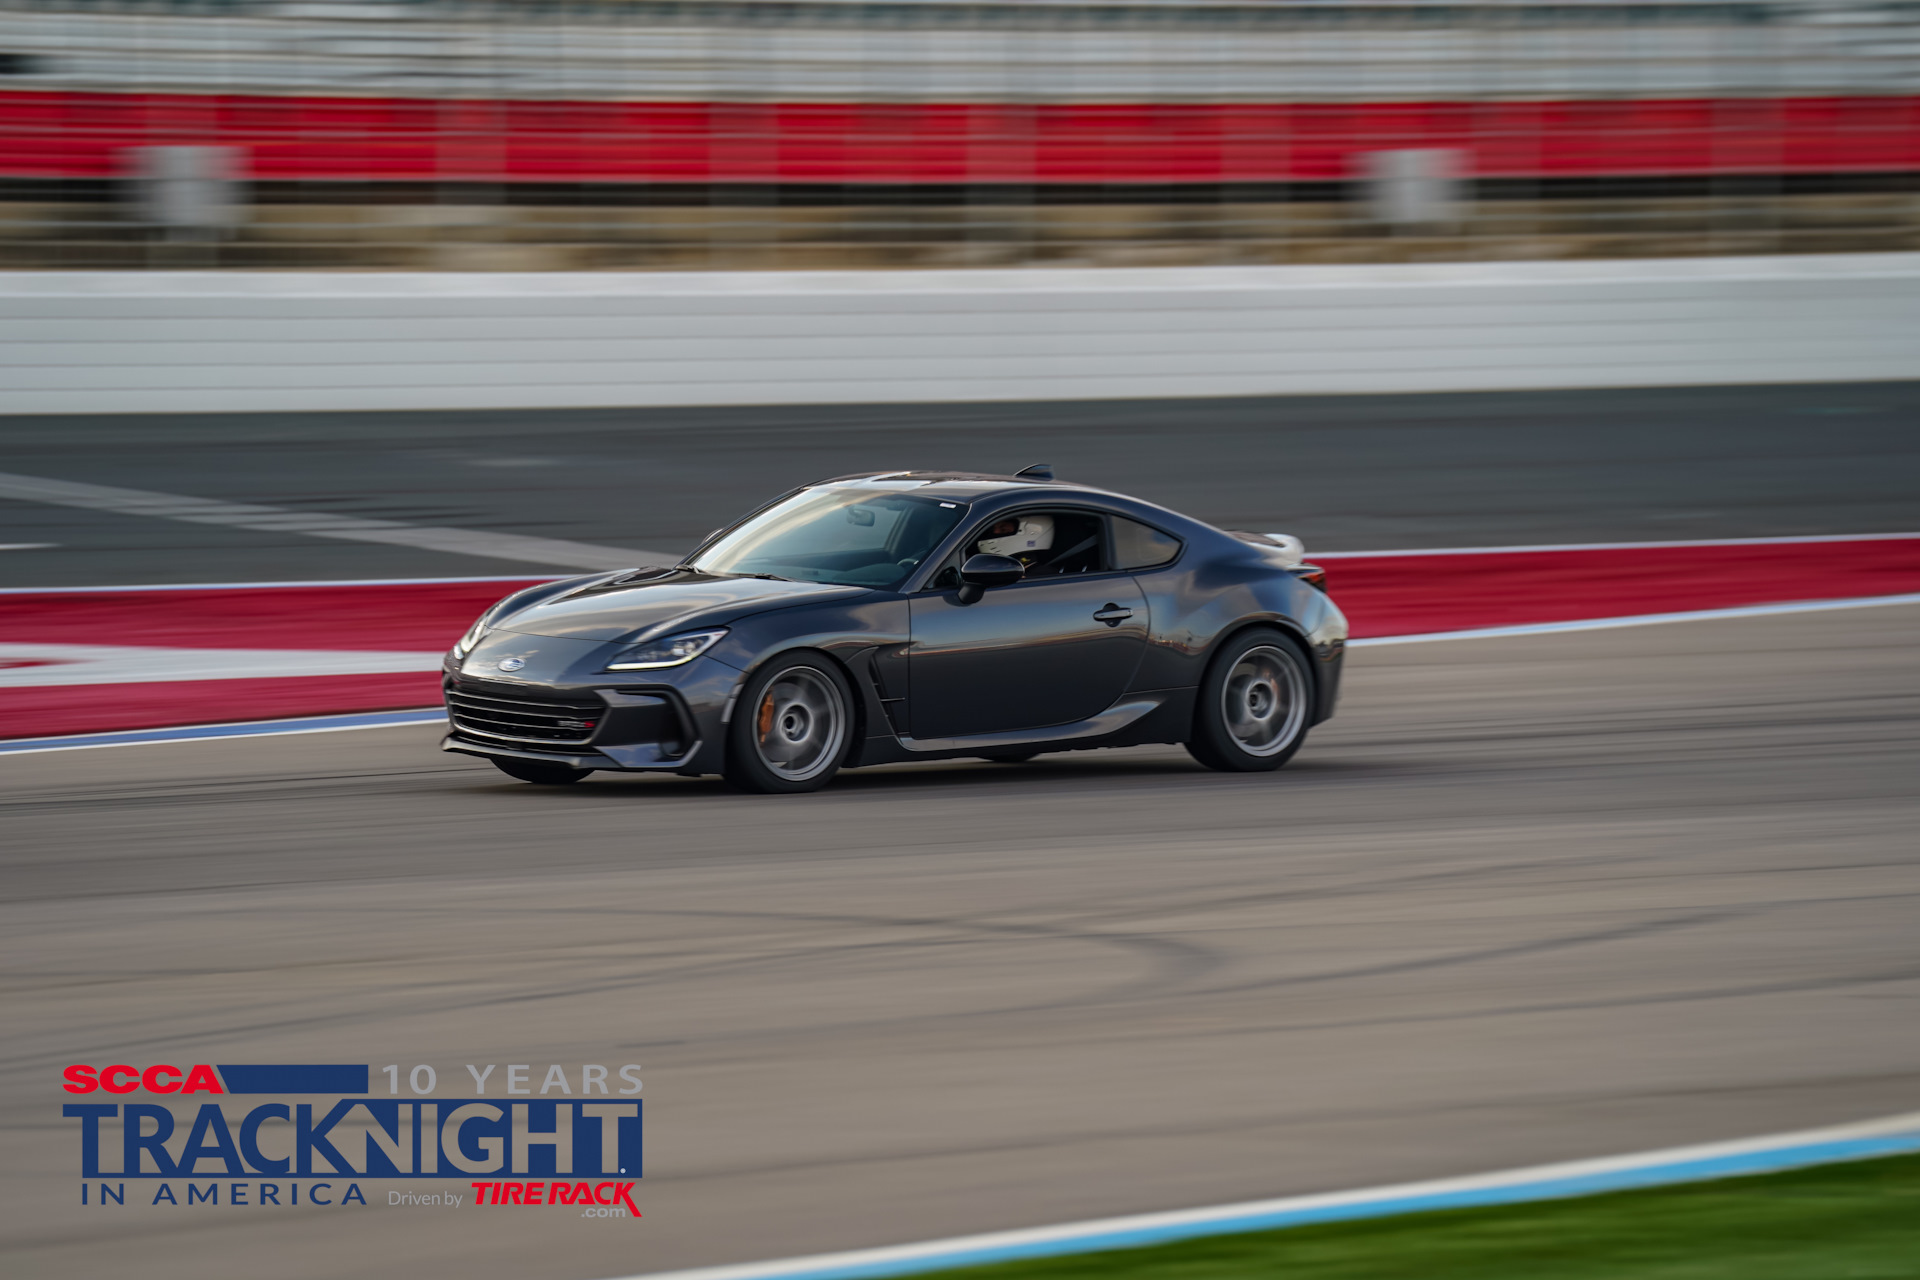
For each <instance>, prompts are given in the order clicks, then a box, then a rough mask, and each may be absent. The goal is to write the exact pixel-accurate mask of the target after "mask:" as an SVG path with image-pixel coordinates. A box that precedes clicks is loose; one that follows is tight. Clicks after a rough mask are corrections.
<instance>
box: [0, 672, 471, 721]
mask: <svg viewBox="0 0 1920 1280" xmlns="http://www.w3.org/2000/svg"><path fill="white" fill-rule="evenodd" d="M439 702H440V678H439V677H438V676H436V675H434V674H433V673H432V672H430V671H427V672H408V673H406V674H404V675H377V676H308V677H306V678H304V679H300V680H198V681H190V680H182V681H177V682H171V683H162V684H95V685H57V686H54V687H51V688H41V689H9V690H5V691H4V692H0V738H40V737H49V738H51V737H58V736H60V735H63V734H73V733H105V732H108V731H109V730H114V729H160V728H166V727H168V726H171V725H182V724H221V723H225V722H228V721H239V720H273V719H277V718H279V717H281V716H321V715H330V714H332V713H334V712H343V711H400V710H405V709H407V708H409V707H432V706H438V705H439Z"/></svg>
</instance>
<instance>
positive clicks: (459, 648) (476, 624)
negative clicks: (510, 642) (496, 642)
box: [453, 605, 500, 658]
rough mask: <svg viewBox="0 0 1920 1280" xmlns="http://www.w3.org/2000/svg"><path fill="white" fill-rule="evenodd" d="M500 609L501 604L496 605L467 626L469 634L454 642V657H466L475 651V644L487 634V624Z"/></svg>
mask: <svg viewBox="0 0 1920 1280" xmlns="http://www.w3.org/2000/svg"><path fill="white" fill-rule="evenodd" d="M499 610H500V606H499V605H495V606H493V608H491V609H489V610H487V611H486V612H485V613H483V614H481V615H480V616H479V617H478V618H475V619H474V620H473V625H472V626H470V627H468V628H467V634H465V635H463V636H461V637H460V638H459V639H458V640H455V641H454V642H453V656H454V657H456V658H464V657H466V656H467V655H468V654H469V653H472V652H473V646H475V645H477V644H479V643H480V637H481V636H484V635H486V634H487V624H488V623H489V622H492V621H493V615H494V614H495V613H497V612H499Z"/></svg>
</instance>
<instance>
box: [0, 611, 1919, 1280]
mask: <svg viewBox="0 0 1920 1280" xmlns="http://www.w3.org/2000/svg"><path fill="white" fill-rule="evenodd" d="M1916 636H1920V608H1915V607H1891V608H1879V609H1863V610H1855V611H1847V612H1835V613H1825V614H1811V615H1800V616H1789V617H1772V618H1761V619H1744V620H1738V621H1716V622H1695V623H1684V624H1675V625H1663V626H1655V627H1646V628H1638V629H1628V630H1619V631H1607V632H1586V633H1574V634H1561V635H1549V636H1534V637H1525V638H1515V639H1505V640H1498V641H1488V642H1466V643H1463V642H1447V643H1437V644H1416V645H1406V646H1397V647H1381V648H1370V649H1363V650H1359V651H1356V653H1355V655H1354V658H1353V664H1354V665H1353V670H1352V672H1351V676H1350V683H1349V690H1348V695H1347V698H1346V702H1345V705H1344V707H1343V709H1342V713H1341V716H1340V717H1339V718H1338V719H1337V720H1336V721H1334V722H1333V723H1332V724H1330V725H1328V726H1325V727H1323V728H1322V729H1321V730H1319V731H1317V732H1316V734H1315V736H1314V737H1313V739H1312V740H1311V741H1310V742H1309V744H1308V746H1307V748H1306V749H1305V751H1304V752H1303V753H1302V755H1301V756H1300V757H1299V758H1298V760H1297V761H1296V762H1295V763H1294V764H1293V765H1291V766H1289V767H1288V768H1287V769H1286V770H1283V771H1282V772H1280V773H1278V774H1275V775H1262V776H1251V777H1244V776H1222V775H1215V774H1209V773H1206V772H1204V771H1201V770H1199V769H1198V768H1197V767H1195V766H1193V765H1191V764H1190V763H1189V762H1188V761H1187V760H1186V759H1185V757H1184V756H1183V755H1182V754H1180V753H1178V752H1177V751H1174V750H1166V749H1138V750H1132V751H1126V752H1115V753H1090V754H1087V755H1070V756H1064V757H1058V758H1054V759H1051V760H1042V761H1040V762H1036V763H1035V764H1032V765H1028V766H1020V767H1008V766H996V765H988V764H984V763H981V764H975V763H952V764H942V765H932V766H900V767H889V768H883V769H876V770H866V771H860V772H857V773H854V774H851V775H848V776H846V777H845V778H843V779H842V780H841V781H839V782H838V783H836V784H835V785H834V786H833V787H832V788H830V789H829V790H827V791H825V792H823V793H821V794H818V795H815V796H809V797H798V798H784V797H783V798H775V797H740V796H734V795H731V794H728V793H726V792H725V791H723V790H722V789H721V788H720V787H719V785H718V784H717V783H715V782H713V781H710V780H699V781H696V780H686V779H675V778H638V779H623V778H607V779H600V778H596V779H594V780H590V781H589V782H587V783H585V784H582V785H581V786H579V787H577V788H574V789H572V790H545V789H540V788H534V787H529V786H525V785H522V784H518V783H512V782H509V781H507V780H505V779H503V778H501V777H500V776H499V775H497V774H496V773H494V772H493V771H492V770H491V769H490V768H489V767H488V766H486V765H485V764H482V763H480V762H478V761H471V760H464V759H455V758H450V757H444V756H440V755H437V754H436V753H434V751H433V750H432V737H433V735H432V734H431V733H430V732H428V731H424V730H418V729H407V730H377V731H366V732H358V733H342V734H330V735H316V736H310V737H291V738H280V739H273V740H266V741H260V742H214V743H195V744H182V745H172V746H165V747H138V748H116V749H108V750H97V751H78V752H70V753H55V754H45V755H36V756H28V757H22V758H17V759H14V760H10V761H8V762H7V766H6V769H5V771H4V773H0V806H4V813H3V814H0V822H4V829H5V830H6V831H7V833H8V838H7V840H6V841H5V842H4V851H3V852H0V879H3V882H4V883H5V884H6V886H7V895H6V901H5V903H4V905H0V952H4V956H5V969H4V971H5V973H6V975H7V976H6V981H7V997H6V1004H7V1008H8V1011H9V1012H8V1017H7V1036H6V1038H5V1044H4V1049H0V1053H3V1054H4V1059H3V1060H0V1128H3V1129H4V1131H5V1146H6V1149H7V1151H8V1152H9V1159H8V1160H7V1162H6V1163H5V1166H4V1171H0V1206H4V1210H3V1212H4V1219H3V1223H0V1249H4V1252H5V1256H6V1257H7V1259H8V1266H7V1269H8V1272H9V1274H11V1275H31V1276H105V1275H139V1276H142V1277H151V1278H160V1277H175V1276H179V1277H185V1276H207V1275H243V1274H274V1275H276V1276H289V1277H308V1276H312V1277H319V1276H338V1275H343V1274H352V1275H357V1276H368V1277H396V1278H397V1277H403V1276H404V1277H417V1276H419V1275H422V1274H439V1275H450V1274H463V1275H472V1276H477V1277H489V1278H491V1277H500V1278H502V1280H505V1278H507V1277H515V1278H520V1277H529V1276H543V1277H545V1276H557V1277H579V1278H581V1280H586V1278H589V1277H595V1276H616V1275H624V1274H629V1273H633V1272H638V1271H646V1270H654V1269H660V1268H667V1267H678V1266H687V1265H693V1264H700V1263H717V1262H726V1261H745V1260H751V1259H758V1258H767V1257H776V1256H781V1255H789V1254H794V1253H800V1252H812V1251H817V1250H828V1249H839V1248H849V1247H856V1246H863V1245H876V1244H885V1243H893V1242H903V1241H912V1240H917V1239H926V1238H930V1237H938V1236H945V1235H953V1234H960V1233H966V1232H974V1231H982V1230H990V1229H997V1228H1006V1227H1017V1226H1026V1225H1038V1224H1045V1223H1050V1222H1058V1221H1064V1220H1073V1219H1083V1218H1089V1217H1095V1216H1101V1215H1108V1214H1116V1213H1126V1212H1134V1211H1145V1210H1154V1209H1167V1208H1180V1207H1186V1206H1194V1205H1204V1204H1209V1203H1219V1202H1223V1201H1232V1200H1240V1199H1247V1198H1252V1197H1258V1196H1274V1195H1283V1194H1288V1193H1292V1192H1308V1191H1320V1190H1332V1189H1338V1188H1342V1187H1349V1186H1361V1185H1368V1184H1375V1183H1381V1182H1388V1181H1397V1180H1402V1179H1409V1178H1419V1177H1428V1176H1442V1175H1448V1174H1457V1173H1465V1172H1472V1171H1478V1170H1484V1169H1493V1168H1500V1167H1508V1166H1515V1165H1522V1164H1529V1163H1536V1162H1541V1161H1546V1160H1553V1159H1562V1158H1573V1157H1581V1156H1593V1155H1602V1154H1609V1153H1615V1152H1625V1151H1633V1150H1639V1149H1646V1148H1653V1147H1663V1146H1670V1145H1674V1144H1677V1143H1686V1142H1695V1141H1707V1140H1714V1139H1721V1138H1731V1137H1738V1136H1745V1135H1748V1134H1755V1133H1767V1132H1777V1131H1781V1130H1786V1129H1793V1128H1798V1127H1802V1126H1809V1125H1818V1124H1825V1123H1833V1122H1839V1121H1846V1120H1853V1119H1859V1118H1864V1117H1870V1116H1874V1115H1880V1114H1886V1113H1891V1112H1897V1111H1902V1110H1909V1109H1911V1108H1912V1107H1913V1106H1914V1103H1915V1099H1916V1098H1917V1097H1920V1018H1916V1017H1915V1013H1916V1011H1917V1006H1920V953H1916V949H1915V945H1914V936H1915V935H1914V928H1913V923H1914V920H1915V912H1916V906H1920V847H1916V841H1915V838H1914V834H1913V833H1914V831H1915V830H1916V829H1920V794H1917V792H1920V788H1916V785H1915V779H1916V778H1920V646H1916V645H1915V643H1914V641H1915V639H1916ZM242 1051H244V1052H245V1053H246V1054H247V1055H248V1057H247V1058H245V1059H243V1060H251V1061H364V1062H370V1063H374V1064H382V1063H386V1062H399V1063H403V1064H404V1063H414V1062H429V1063H435V1064H437V1065H438V1067H439V1069H440V1072H441V1077H442V1079H443V1080H445V1079H447V1077H448V1076H449V1074H451V1073H456V1072H459V1071H460V1067H459V1065H458V1064H461V1063H465V1062H477V1063H532V1064H541V1063H546V1062H550V1061H551V1062H567V1063H573V1062H579V1061H595V1062H620V1061H635V1062H640V1063H642V1064H643V1065H644V1068H645V1070H644V1076H645V1080H646V1085H647V1087H646V1098H647V1105H648V1111H647V1116H648V1160H649V1164H648V1170H647V1176H646V1178H645V1180H644V1182H643V1183H642V1186H641V1188H640V1191H639V1197H638V1198H639V1203H640V1206H641V1209H642V1211H643V1213H644V1214H645V1215H646V1216H645V1218H644V1220H643V1221H640V1222H632V1221H626V1222H621V1221H600V1220H583V1219H581V1218H579V1217H577V1216H575V1214H574V1213H573V1211H571V1210H567V1209H559V1208H543V1209H504V1210H491V1209H489V1210H478V1211H476V1210H473V1209H471V1208H461V1209H458V1210H450V1209H403V1208H388V1207H387V1206H386V1205H385V1204H384V1203H383V1201H384V1194H383V1192H382V1191H381V1190H379V1189H378V1188H379V1184H374V1186H375V1188H376V1189H375V1191H374V1194H373V1200H374V1203H373V1205H372V1206H371V1207H369V1208H368V1209H365V1210H360V1209H357V1208H356V1209H353V1210H326V1211H323V1210H319V1209H314V1210H311V1211H307V1212H302V1213H291V1212H288V1213H279V1214H276V1213H271V1212H252V1211H247V1210H241V1209H228V1208H223V1209H221V1210H220V1211H218V1212H213V1211H209V1210H207V1209H206V1208H205V1207H199V1208H196V1209H192V1210H189V1209H186V1208H184V1207H183V1208H180V1209H169V1208H166V1207H164V1206H163V1207H160V1208H152V1207H148V1206H146V1205H144V1204H142V1203H139V1199H138V1190H137V1186H130V1191H132V1192H133V1194H132V1195H130V1197H129V1198H130V1199H132V1200H134V1201H135V1204H132V1205H129V1207H127V1208H126V1209H124V1210H119V1209H115V1210H112V1211H106V1212H103V1211H102V1210H100V1209H98V1208H93V1209H82V1208H81V1207H80V1206H79V1205H78V1204H77V1203H75V1201H76V1200H77V1188H76V1185H75V1183H76V1179H74V1178H73V1176H72V1170H73V1167H74V1164H73V1162H74V1154H73V1151H74V1137H73V1135H72V1134H71V1133H70V1132H68V1129H67V1126H68V1125H70V1123H71V1122H63V1121H61V1120H59V1119H58V1103H59V1102H60V1101H62V1099H63V1095H62V1094H61V1093H60V1092H59V1090H58V1073H59V1069H60V1067H61V1065H62V1064H64V1063H66V1062H69V1061H92V1060H96V1059H97V1060H99V1061H108V1060H112V1061H134V1062H142V1061H152V1062H162V1061H175V1060H178V1061H181V1062H190V1061H221V1060H222V1055H223V1054H227V1053H239V1052H242ZM537 1071H538V1068H537V1067H536V1074H537ZM455 1185H456V1186H459V1185H460V1184H455ZM349 1214H350V1215H352V1216H351V1217H350V1218H349V1217H348V1215H349Z"/></svg>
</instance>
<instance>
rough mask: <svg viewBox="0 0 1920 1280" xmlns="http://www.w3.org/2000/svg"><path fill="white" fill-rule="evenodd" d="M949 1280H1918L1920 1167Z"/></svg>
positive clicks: (1885, 1164)
mask: <svg viewBox="0 0 1920 1280" xmlns="http://www.w3.org/2000/svg"><path fill="white" fill-rule="evenodd" d="M940 1275H941V1276H942V1277H943V1278H945V1280H960V1278H961V1277H965V1280H1095V1278H1096V1277H1097V1278H1098V1280H1240V1278H1241V1277H1252V1276H1258V1277H1263V1278H1264V1277H1277V1278H1283V1280H1895V1277H1900V1278H1901V1280H1911V1278H1914V1277H1920V1156H1898V1157H1894V1158H1890V1159H1882V1160H1862V1161H1858V1162H1854V1163H1848V1164H1832V1165H1821V1166H1819V1167H1816V1168H1811V1169H1797V1170H1794V1171H1792V1172H1788V1173H1774V1174H1765V1175H1762V1176H1758V1177H1749V1178H1727V1179H1722V1180H1720V1181H1716V1182H1699V1183H1692V1184H1689V1185H1685V1186H1676V1187H1660V1188H1654V1189H1651V1190H1642V1191H1618V1192H1613V1193H1610V1194H1607V1195H1598V1196H1588V1197H1584V1198H1581V1199H1575V1200H1545V1201H1539V1202H1536V1203H1533V1204H1520V1205H1507V1206H1501V1207H1497V1208H1487V1209H1453V1210H1447V1211H1444V1212H1438V1213H1419V1214H1408V1215H1406V1216H1403V1217H1392V1218H1372V1219H1367V1220H1363V1221H1355V1222H1339V1223H1325V1224H1321V1225H1317V1226H1305V1227H1290V1228H1287V1229H1284V1230H1279V1231H1257V1232H1248V1233H1245V1234H1241V1235H1228V1236H1211V1237H1208V1238H1205V1239H1200V1240H1190V1241H1185V1242H1183V1243H1179V1244H1168V1245H1156V1246H1154V1247H1152V1248H1147V1249H1122V1250H1116V1251H1113V1252H1110V1253H1088V1254H1079V1255H1075V1256H1071V1257H1062V1258H1041V1259H1036V1260H1033V1261H1029V1262H1009V1263H1001V1264H998V1265H995V1266H987V1267H968V1268H963V1269H961V1270H956V1271H945V1272H941V1273H940Z"/></svg>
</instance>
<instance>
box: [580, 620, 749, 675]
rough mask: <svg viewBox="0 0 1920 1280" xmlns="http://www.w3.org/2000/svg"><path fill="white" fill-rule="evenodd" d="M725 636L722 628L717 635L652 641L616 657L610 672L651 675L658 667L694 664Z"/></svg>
mask: <svg viewBox="0 0 1920 1280" xmlns="http://www.w3.org/2000/svg"><path fill="white" fill-rule="evenodd" d="M725 634H727V629H726V628H725V627H721V628H720V629H719V630H717V631H689V632H686V633H685V634H683V635H677V636H667V637H665V638H663V639H660V640H648V641H646V642H645V643H643V644H636V645H634V646H632V647H631V648H628V649H622V650H621V651H620V652H619V653H617V654H615V655H614V656H613V661H611V662H609V663H608V664H607V670H609V671H651V670H653V669H654V668H656V667H677V666H679V665H680V664H681V663H683V662H692V661H693V660H694V659H695V658H697V657H699V656H700V655H701V654H703V653H705V652H706V651H707V650H709V649H711V648H713V646H714V645H715V644H716V643H717V642H718V641H719V639H720V637H721V636H723V635H725Z"/></svg>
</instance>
